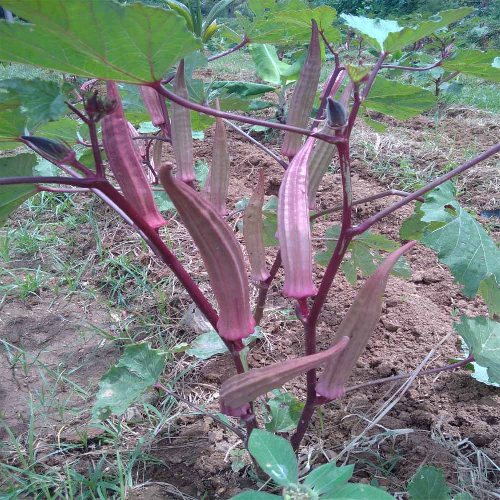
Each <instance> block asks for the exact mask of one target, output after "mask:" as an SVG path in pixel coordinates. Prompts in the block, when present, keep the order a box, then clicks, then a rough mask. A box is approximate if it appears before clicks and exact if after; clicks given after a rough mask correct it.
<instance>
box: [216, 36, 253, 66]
mask: <svg viewBox="0 0 500 500" xmlns="http://www.w3.org/2000/svg"><path fill="white" fill-rule="evenodd" d="M249 41H250V40H248V39H247V37H246V35H245V36H244V37H243V40H242V41H241V42H240V43H239V44H238V45H235V46H234V47H233V48H232V49H228V50H225V51H224V52H220V53H219V54H215V55H214V56H210V57H209V58H208V59H207V60H208V62H210V61H215V60H216V59H219V58H221V57H224V56H227V55H228V54H232V53H233V52H236V51H237V50H239V49H241V48H242V47H244V46H245V45H246V44H247V43H248V42H249Z"/></svg>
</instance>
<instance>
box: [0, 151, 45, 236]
mask: <svg viewBox="0 0 500 500" xmlns="http://www.w3.org/2000/svg"><path fill="white" fill-rule="evenodd" d="M36 163H37V157H36V155H34V154H30V153H23V154H20V155H17V156H10V157H7V156H4V157H1V158H0V178H4V177H27V176H31V175H33V168H34V167H35V165H36ZM37 192H38V191H37V189H36V186H35V184H12V185H8V186H0V227H1V226H3V225H4V224H5V222H6V221H7V219H8V217H9V215H10V214H11V213H12V212H13V211H14V210H15V209H16V208H17V207H19V206H20V205H21V204H22V203H23V202H24V201H25V200H27V199H28V198H30V197H31V196H33V195H34V194H36V193H37Z"/></svg>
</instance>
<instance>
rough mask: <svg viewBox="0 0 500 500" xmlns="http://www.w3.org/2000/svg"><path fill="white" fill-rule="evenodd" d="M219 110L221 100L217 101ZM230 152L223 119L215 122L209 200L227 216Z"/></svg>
mask: <svg viewBox="0 0 500 500" xmlns="http://www.w3.org/2000/svg"><path fill="white" fill-rule="evenodd" d="M216 108H217V110H220V108H219V100H218V99H217V101H216ZM229 166H230V160H229V151H228V148H227V134H226V128H225V126H224V122H223V121H222V118H217V119H216V121H215V135H214V145H213V148H212V168H211V169H210V186H209V189H210V191H209V192H210V195H209V199H210V201H211V203H212V205H213V206H214V207H215V209H216V210H217V212H218V213H219V215H227V209H226V199H227V190H228V187H229Z"/></svg>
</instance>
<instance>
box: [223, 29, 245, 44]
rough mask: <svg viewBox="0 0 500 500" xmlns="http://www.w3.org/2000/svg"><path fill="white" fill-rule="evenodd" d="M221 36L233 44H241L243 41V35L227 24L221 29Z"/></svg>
mask: <svg viewBox="0 0 500 500" xmlns="http://www.w3.org/2000/svg"><path fill="white" fill-rule="evenodd" d="M219 34H220V35H221V36H222V37H224V38H226V39H227V40H228V41H230V42H232V43H240V42H241V41H242V40H243V37H242V36H241V35H239V34H238V33H236V31H234V30H233V29H231V28H230V27H229V26H226V25H225V24H223V25H222V26H221V27H220V29H219Z"/></svg>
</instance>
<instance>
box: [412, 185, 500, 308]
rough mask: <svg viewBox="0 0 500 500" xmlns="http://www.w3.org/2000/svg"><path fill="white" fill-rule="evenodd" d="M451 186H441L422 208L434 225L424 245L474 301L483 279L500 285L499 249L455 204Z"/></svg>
mask: <svg viewBox="0 0 500 500" xmlns="http://www.w3.org/2000/svg"><path fill="white" fill-rule="evenodd" d="M455 195H456V190H455V187H454V185H453V183H452V182H446V183H444V184H441V185H440V186H438V187H437V188H436V189H433V190H432V191H431V192H430V193H428V194H427V195H426V197H425V203H423V204H422V205H421V206H420V210H421V211H422V212H423V215H422V221H423V222H435V223H439V225H437V224H434V226H433V227H432V228H428V229H426V231H425V233H424V236H423V238H422V243H424V244H425V245H427V246H429V247H431V248H432V249H433V250H436V251H437V252H438V258H439V260H440V262H442V263H443V264H445V265H447V266H448V267H449V268H450V270H451V272H452V274H453V276H454V277H455V280H456V281H457V282H458V283H460V284H462V285H464V288H463V290H462V293H464V294H465V295H467V296H468V297H470V298H472V297H474V296H475V295H476V293H477V291H478V289H479V286H480V285H481V282H482V280H483V279H484V278H486V277H488V276H490V275H495V277H496V279H497V282H500V249H499V248H498V247H497V246H496V245H495V243H494V242H493V240H492V239H491V238H490V237H489V236H488V234H487V233H486V231H485V230H484V229H483V227H482V226H481V224H479V223H478V222H477V221H476V219H474V217H472V215H470V214H468V213H467V212H466V211H465V210H464V209H463V208H462V207H461V206H460V204H459V203H458V202H456V201H455V199H454V198H455Z"/></svg>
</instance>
